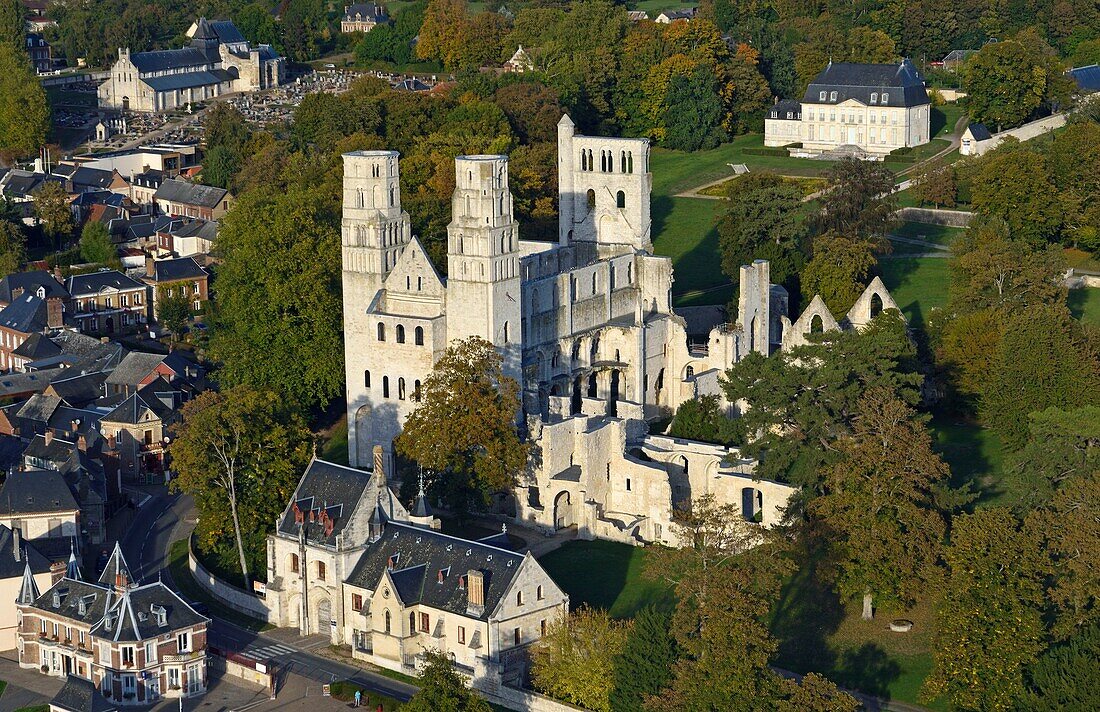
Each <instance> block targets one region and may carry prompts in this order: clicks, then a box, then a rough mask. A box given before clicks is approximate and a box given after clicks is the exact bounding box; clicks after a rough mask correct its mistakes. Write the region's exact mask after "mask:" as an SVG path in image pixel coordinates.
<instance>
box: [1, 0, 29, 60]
mask: <svg viewBox="0 0 1100 712" xmlns="http://www.w3.org/2000/svg"><path fill="white" fill-rule="evenodd" d="M26 15H27V8H26V6H24V5H23V3H21V2H20V1H19V0H0V44H6V45H9V46H11V47H15V48H17V49H19V48H22V47H23V38H24V37H25V36H26V35H25V30H24V26H25V24H26V23H25V20H24V18H25V17H26Z"/></svg>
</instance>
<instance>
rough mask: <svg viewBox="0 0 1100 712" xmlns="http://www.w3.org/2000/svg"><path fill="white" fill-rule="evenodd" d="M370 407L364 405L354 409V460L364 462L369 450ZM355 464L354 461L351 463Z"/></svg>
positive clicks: (368, 455)
mask: <svg viewBox="0 0 1100 712" xmlns="http://www.w3.org/2000/svg"><path fill="white" fill-rule="evenodd" d="M370 416H371V407H370V406H369V405H365V406H363V407H362V408H360V409H359V410H357V411H355V458H354V459H355V460H356V461H357V462H359V463H360V464H362V463H365V462H366V460H367V458H368V457H370V452H371V418H370ZM352 464H353V465H354V464H355V463H354V462H353V463H352Z"/></svg>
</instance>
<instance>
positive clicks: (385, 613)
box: [266, 447, 569, 686]
mask: <svg viewBox="0 0 1100 712" xmlns="http://www.w3.org/2000/svg"><path fill="white" fill-rule="evenodd" d="M374 456H375V457H374V466H375V467H374V470H373V471H372V472H365V471H362V470H356V469H352V468H348V467H343V466H340V465H335V464H332V463H328V462H324V461H322V460H314V461H312V462H311V463H310V465H309V467H308V468H307V470H306V472H305V474H304V475H303V476H302V480H301V481H300V482H299V484H298V487H297V489H296V490H295V492H294V496H293V498H292V499H291V501H290V503H289V504H288V506H287V508H286V510H285V511H284V512H283V515H282V516H281V517H280V519H279V522H278V524H277V527H276V531H275V533H274V534H272V535H269V536H268V575H267V580H268V584H267V598H266V603H267V605H268V606H269V608H270V609H271V615H272V617H271V619H272V621H273V622H276V623H277V625H281V626H291V627H296V628H298V630H299V631H300V632H301V633H302V634H308V633H327V634H328V635H329V636H330V638H331V640H332V642H333V643H334V644H341V643H342V644H346V645H350V646H351V648H352V652H353V654H354V655H355V657H357V658H361V659H363V660H367V661H369V662H371V663H373V664H375V665H379V666H382V667H386V668H389V669H391V670H397V671H401V672H404V673H406V674H415V672H416V664H417V661H418V660H421V659H422V658H423V654H424V652H425V651H427V650H439V651H442V652H444V653H445V654H448V655H449V656H450V657H451V659H452V660H453V661H454V662H455V664H456V666H457V669H458V670H459V671H460V672H462V673H463V674H465V675H466V676H467V677H469V678H471V679H472V681H473V683H474V684H475V686H476V685H478V684H494V685H499V684H500V683H501V682H502V681H512V682H514V681H517V680H519V679H521V678H522V677H523V675H524V672H525V669H526V665H527V650H528V647H529V646H530V645H531V644H532V643H534V642H536V641H538V640H539V639H540V638H542V636H543V635H545V633H546V630H547V626H549V625H550V624H551V623H552V622H553V621H554V620H556V619H557V618H560V617H561V616H562V615H564V614H565V613H566V612H567V611H568V609H569V598H568V596H566V595H565V593H564V592H563V591H562V590H561V588H559V587H558V586H557V584H555V583H554V581H553V580H552V579H551V578H550V577H549V576H548V575H547V574H546V572H545V571H544V570H543V569H542V567H541V566H540V565H539V564H538V562H537V561H535V559H534V558H533V557H532V556H531V555H530V554H529V553H528V554H522V553H517V552H516V551H514V550H512V549H511V548H508V546H509V543H510V540H509V538H508V536H507V534H506V532H502V533H501V534H498V535H496V536H491V537H488V538H486V539H482V540H478V541H473V540H468V539H462V538H459V537H453V536H448V535H445V534H442V533H440V532H439V531H438V528H439V522H438V520H437V519H435V518H434V517H433V515H432V513H431V509H430V507H429V506H428V503H427V498H426V496H425V495H424V491H423V489H421V491H420V494H419V496H418V497H417V498H416V502H415V505H414V507H413V511H412V512H409V511H408V510H406V509H405V508H404V507H403V506H402V505H401V503H400V502H399V501H398V500H397V498H396V496H395V495H394V494H393V492H392V490H391V489H390V488H389V486H388V484H387V480H386V472H385V469H384V465H383V453H382V449H381V448H380V447H379V448H376V449H375V452H374Z"/></svg>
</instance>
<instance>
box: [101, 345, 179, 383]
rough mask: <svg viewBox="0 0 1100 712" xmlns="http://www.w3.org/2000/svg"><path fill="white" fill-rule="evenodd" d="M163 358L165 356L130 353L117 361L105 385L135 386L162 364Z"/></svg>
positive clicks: (141, 352)
mask: <svg viewBox="0 0 1100 712" xmlns="http://www.w3.org/2000/svg"><path fill="white" fill-rule="evenodd" d="M165 358H166V356H165V354H150V353H145V352H144V351H131V352H130V353H128V354H126V356H125V357H124V358H123V359H122V360H121V361H119V363H118V365H117V366H115V369H114V370H113V371H111V373H110V375H109V376H107V379H106V381H105V383H107V385H112V386H136V385H138V384H139V383H141V382H142V381H143V380H145V378H146V377H147V376H148V375H149V374H151V373H152V372H153V371H154V370H155V369H156V367H157V366H159V365H161V364H162V363H164V359H165Z"/></svg>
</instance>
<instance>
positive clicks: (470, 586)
mask: <svg viewBox="0 0 1100 712" xmlns="http://www.w3.org/2000/svg"><path fill="white" fill-rule="evenodd" d="M466 602H467V603H468V604H469V605H470V606H484V605H485V574H483V573H481V572H480V571H478V570H476V569H470V571H469V572H467V574H466Z"/></svg>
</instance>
